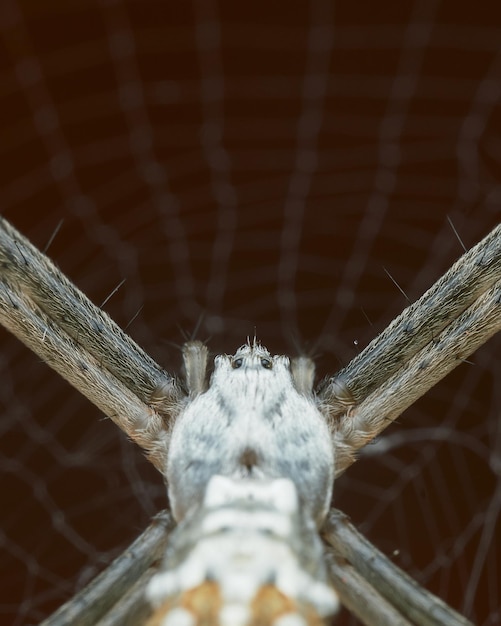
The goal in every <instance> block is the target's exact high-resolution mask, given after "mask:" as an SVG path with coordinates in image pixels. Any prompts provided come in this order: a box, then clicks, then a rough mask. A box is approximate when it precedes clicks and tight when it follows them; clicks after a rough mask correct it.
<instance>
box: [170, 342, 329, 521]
mask: <svg viewBox="0 0 501 626" xmlns="http://www.w3.org/2000/svg"><path fill="white" fill-rule="evenodd" d="M215 474H220V475H223V476H228V477H233V478H257V479H275V478H289V479H290V480H292V482H293V483H294V484H295V486H296V488H297V490H298V494H299V498H300V500H301V502H302V504H303V506H305V507H306V508H308V509H309V510H310V514H311V516H312V518H313V519H314V520H315V521H316V522H317V524H320V523H321V522H322V521H323V519H324V517H325V514H326V512H327V510H328V507H329V504H330V500H331V495H332V484H333V478H334V451H333V445H332V436H331V433H330V432H329V428H328V425H327V423H326V420H325V418H324V416H323V415H322V413H321V412H320V411H319V410H318V408H317V406H316V404H315V401H314V399H313V396H311V394H308V393H305V392H299V391H298V390H297V389H296V386H295V384H294V380H293V377H292V374H291V368H290V361H289V359H288V358H287V357H284V356H274V357H271V356H270V354H269V352H268V351H267V350H266V349H265V348H263V347H261V346H260V345H257V344H254V345H245V346H242V347H241V348H240V349H239V350H238V351H237V352H236V353H235V355H234V356H232V357H231V356H218V357H216V359H215V369H214V372H213V374H212V377H211V380H210V385H209V388H208V390H207V391H205V392H204V393H201V394H199V395H197V396H196V397H194V398H193V399H192V400H191V401H190V402H189V403H188V404H187V405H186V408H185V410H184V411H182V412H181V414H180V415H179V417H178V418H177V420H176V423H175V425H174V428H173V431H172V436H171V440H170V446H169V451H168V462H167V482H168V486H169V499H170V503H171V507H172V510H173V513H174V516H175V517H176V519H178V520H180V519H182V518H183V517H184V516H185V515H186V513H187V512H188V511H189V510H190V509H192V508H195V507H196V506H198V505H199V504H200V502H201V500H202V499H203V495H204V493H205V488H206V486H207V483H208V481H209V479H210V478H211V476H214V475H215Z"/></svg>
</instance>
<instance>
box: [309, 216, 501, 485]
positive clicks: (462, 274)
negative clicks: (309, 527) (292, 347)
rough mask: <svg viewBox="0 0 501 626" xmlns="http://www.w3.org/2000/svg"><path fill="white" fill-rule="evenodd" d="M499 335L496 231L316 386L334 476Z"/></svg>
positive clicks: (500, 271)
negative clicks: (330, 438) (327, 425)
mask: <svg viewBox="0 0 501 626" xmlns="http://www.w3.org/2000/svg"><path fill="white" fill-rule="evenodd" d="M430 320H431V321H430ZM500 329H501V226H498V227H497V228H495V229H494V230H493V231H492V232H491V233H490V234H489V235H487V237H485V239H483V240H482V241H481V242H480V243H478V244H477V245H476V246H474V247H473V248H472V249H471V250H469V251H468V252H467V253H466V254H464V255H463V256H462V257H461V258H460V259H459V260H458V261H457V262H456V263H455V264H454V265H453V266H452V267H451V269H450V270H449V271H448V272H446V274H444V276H442V278H440V279H439V280H438V281H437V282H436V283H435V284H434V285H433V286H432V287H431V288H430V289H429V290H428V291H427V292H426V293H425V294H424V295H423V296H422V297H421V298H420V299H419V300H418V301H417V302H415V303H413V304H411V305H410V306H409V307H407V308H406V309H405V310H404V311H403V312H402V313H401V315H399V316H398V317H397V318H396V319H395V320H394V321H393V322H392V323H391V324H390V325H389V326H388V327H387V328H386V330H384V331H383V332H382V333H381V334H380V335H379V336H378V337H376V338H375V339H374V340H373V341H372V342H371V343H370V344H369V345H368V346H367V347H366V348H365V349H364V350H363V351H362V352H361V353H360V354H359V355H358V356H357V357H355V358H354V359H353V360H352V361H351V363H350V364H349V365H348V366H347V367H345V368H344V369H343V370H341V371H340V372H339V373H338V374H337V375H335V376H333V377H331V378H328V379H327V380H326V381H324V383H323V384H322V385H321V386H320V390H319V391H318V399H319V402H320V403H321V406H322V407H323V410H324V412H325V413H326V414H327V417H328V418H330V419H331V420H332V421H333V422H334V424H333V431H334V432H335V435H334V437H335V448H336V476H339V474H341V473H342V472H343V471H344V470H345V469H346V468H347V467H349V466H350V465H351V464H352V463H353V462H354V460H355V456H356V453H357V451H358V450H359V449H360V448H362V447H363V446H365V445H366V444H367V443H369V442H370V441H371V440H372V439H373V438H374V437H376V436H377V435H378V434H379V433H380V432H381V431H382V430H383V429H384V428H386V427H387V426H388V425H389V424H390V423H391V422H392V421H393V420H395V419H396V418H397V417H398V416H399V415H400V414H401V413H402V412H403V411H404V410H405V409H406V408H407V407H408V406H410V405H411V404H412V403H413V402H415V400H417V398H419V397H420V396H421V395H423V394H424V393H425V392H426V391H427V390H428V389H430V388H431V387H433V385H435V384H436V383H437V382H438V381H439V380H440V379H441V378H443V377H444V376H445V375H446V374H447V373H449V372H450V371H451V370H452V369H454V367H456V366H457V365H459V364H460V363H461V362H462V361H464V359H466V358H467V357H468V356H469V355H470V354H471V353H472V352H474V351H475V350H476V349H477V348H479V347H480V346H481V345H482V344H483V343H484V342H485V341H487V340H488V339H489V338H490V337H491V336H492V335H494V333H496V332H497V331H498V330H500ZM374 363H377V364H378V366H377V367H374Z"/></svg>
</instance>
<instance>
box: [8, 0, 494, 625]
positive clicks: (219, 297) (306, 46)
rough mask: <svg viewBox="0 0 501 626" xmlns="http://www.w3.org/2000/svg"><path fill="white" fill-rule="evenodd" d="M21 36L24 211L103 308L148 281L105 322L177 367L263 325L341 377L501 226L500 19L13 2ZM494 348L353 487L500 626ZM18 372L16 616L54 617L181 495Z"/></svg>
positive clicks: (11, 472) (59, 389)
mask: <svg viewBox="0 0 501 626" xmlns="http://www.w3.org/2000/svg"><path fill="white" fill-rule="evenodd" d="M404 4H405V6H404ZM482 11H483V12H482ZM0 31H1V32H0V40H1V42H2V48H1V53H0V62H1V66H0V72H1V78H0V103H1V104H0V106H1V118H0V119H1V122H0V123H1V125H2V141H1V143H0V151H1V153H2V168H1V169H0V180H1V183H0V194H1V207H2V213H3V215H4V216H5V217H7V218H8V219H9V220H11V221H12V222H13V223H14V224H15V225H16V227H17V228H19V229H20V230H21V231H22V232H23V233H25V234H26V235H27V236H28V237H29V238H30V239H31V240H32V241H33V242H34V243H35V244H36V245H38V246H39V247H40V248H42V249H43V248H44V247H45V246H46V245H47V244H48V243H49V241H50V240H51V238H52V235H53V233H54V232H55V230H56V229H57V226H58V224H59V223H60V221H61V220H63V222H62V224H61V226H60V228H59V230H58V232H57V233H56V235H55V237H54V238H53V240H52V241H51V242H50V246H49V250H48V253H49V254H50V256H51V257H52V258H53V259H54V260H55V261H56V263H57V264H58V265H59V266H60V267H61V268H62V270H63V271H64V272H65V273H66V274H67V275H69V276H70V278H71V279H72V280H74V281H75V283H76V284H77V285H78V286H79V287H80V288H81V289H82V290H83V291H85V292H86V293H87V294H88V295H89V297H90V298H91V299H92V300H93V301H94V302H96V303H98V304H100V303H101V302H103V301H105V300H106V299H107V297H108V295H109V294H110V293H111V292H112V291H113V290H114V288H115V287H116V286H117V285H118V284H119V283H120V282H121V281H122V280H123V279H126V282H125V283H124V284H123V285H122V286H121V288H120V289H119V290H118V291H117V292H116V293H114V294H113V296H112V297H111V298H110V299H109V300H108V301H107V302H106V304H105V307H104V308H105V309H106V310H107V311H108V312H109V313H110V315H111V316H112V317H113V318H114V319H115V320H116V321H117V322H118V323H119V324H120V325H121V326H122V327H126V326H127V325H128V324H129V323H130V322H131V320H132V322H131V323H130V326H129V327H128V329H127V331H128V332H129V333H130V334H131V335H132V336H133V338H134V339H135V340H136V341H137V342H138V343H139V344H140V345H141V346H143V347H144V348H145V349H146V350H147V351H148V352H149V353H150V354H151V355H152V356H153V357H154V358H155V359H156V360H157V361H159V362H160V363H161V364H163V365H164V366H165V367H166V369H167V370H169V371H173V372H174V371H177V370H178V368H179V366H180V355H179V350H178V346H179V345H180V344H181V343H182V341H183V340H184V338H185V337H187V336H188V337H191V336H193V334H195V336H196V337H197V338H200V339H202V340H208V342H209V347H210V349H211V350H212V351H213V352H214V353H217V352H233V351H234V350H235V348H237V347H238V346H239V345H240V344H242V343H243V342H244V341H245V339H246V337H247V336H251V337H252V336H253V335H254V334H255V333H256V334H257V336H258V337H259V338H260V339H261V340H262V341H263V343H264V344H265V345H267V346H268V347H269V348H270V350H271V351H272V352H274V353H282V352H285V353H289V354H297V353H298V352H306V353H308V354H310V355H312V356H313V357H314V358H315V359H316V361H317V364H318V372H319V377H320V376H322V375H325V374H327V373H333V372H334V371H336V370H337V369H339V368H340V367H341V366H342V365H344V364H346V363H347V362H348V361H349V360H350V359H351V358H352V357H353V356H354V355H355V354H356V353H357V352H358V351H359V350H360V349H361V348H362V347H363V346H364V345H366V344H367V343H368V342H369V341H370V339H371V338H372V337H374V336H375V335H376V334H377V333H378V332H379V331H380V330H382V329H383V328H384V327H385V326H386V324H387V323H388V322H389V321H390V320H391V319H392V318H393V317H394V316H395V315H396V314H397V313H398V312H400V310H401V309H402V308H403V307H404V306H405V305H406V304H407V302H406V298H407V299H408V300H410V301H414V300H415V299H416V298H418V297H419V296H420V295H421V293H422V292H423V291H424V290H425V289H426V288H427V287H428V286H429V285H431V284H432V282H433V281H434V280H436V279H437V278H438V277H439V276H440V275H441V274H442V273H443V272H444V271H445V270H446V269H448V267H449V266H450V265H451V263H452V262H453V261H454V260H455V259H456V258H457V257H458V256H459V255H460V254H461V252H462V248H461V243H460V242H459V240H458V237H457V236H456V234H455V233H454V230H453V228H451V224H450V222H449V220H448V219H447V217H449V218H450V221H451V222H452V224H453V226H454V228H455V229H456V231H457V232H458V234H459V236H460V238H461V239H462V241H463V242H464V245H465V246H466V247H470V246H471V245H473V244H474V243H476V242H477V241H478V240H479V239H481V238H482V236H484V235H485V234H486V233H487V232H488V231H489V230H490V229H491V228H492V227H493V226H494V225H495V224H496V223H497V222H498V220H499V215H500V210H499V199H500V196H501V187H500V186H499V181H500V167H499V159H500V157H501V148H500V147H501V143H500V138H499V128H500V123H501V109H500V106H499V96H500V93H501V66H500V63H501V60H500V53H499V41H500V40H501V39H500V38H501V25H500V23H499V20H498V18H497V16H496V14H495V9H492V13H490V12H489V10H488V9H486V8H484V9H482V8H478V7H477V8H476V9H475V14H474V15H472V13H471V12H465V13H464V14H463V13H462V9H461V8H460V7H458V6H457V3H449V2H438V3H437V2H426V1H423V2H414V3H408V4H407V3H402V6H399V7H398V8H395V7H389V6H388V7H386V8H385V7H381V6H380V5H378V6H377V7H376V5H374V7H372V5H369V6H364V11H363V13H362V9H361V7H360V5H356V6H352V5H351V4H350V3H337V4H333V3H331V2H324V1H321V0H318V1H312V2H304V3H294V6H293V7H291V8H290V9H288V10H285V9H284V8H283V7H279V6H276V5H273V4H272V3H267V4H263V5H261V4H260V3H258V4H255V3H254V4H253V5H252V7H246V8H245V11H244V10H243V8H242V7H240V6H239V4H238V3H231V2H220V3H216V2H212V1H203V0H199V1H195V2H193V3H163V2H153V1H151V0H146V1H143V2H132V1H131V2H121V1H117V2H112V1H104V0H103V1H102V2H86V1H77V2H72V3H69V4H66V3H58V2H55V1H54V2H44V3H30V2H27V1H22V2H16V1H15V0H6V1H5V2H2V4H1V7H0ZM385 270H387V271H388V272H389V274H390V275H391V277H392V278H393V279H394V280H395V281H396V282H397V283H398V285H399V287H400V288H401V289H402V290H403V291H404V292H405V297H404V296H403V295H402V293H401V292H400V291H399V289H397V287H396V286H395V285H394V284H393V282H392V280H390V278H389V277H388V275H387V273H386V272H385ZM138 312H139V313H138ZM499 347H500V344H499V338H494V339H493V340H492V341H491V342H490V343H489V344H487V345H486V346H484V347H483V348H482V349H481V350H479V351H478V352H477V353H476V354H475V355H474V356H473V357H472V358H471V363H470V362H467V363H464V364H463V365H461V366H460V367H459V368H458V369H456V370H455V371H454V372H453V373H452V374H451V375H449V376H448V377H447V378H446V379H445V380H444V381H442V382H441V383H440V384H439V385H437V387H435V389H433V390H432V391H431V392H430V393H429V394H427V395H426V396H425V397H424V398H423V399H421V400H420V401H419V402H418V403H417V404H416V405H414V407H413V408H412V409H410V410H409V411H407V412H406V413H405V414H404V415H403V416H402V417H401V418H400V420H399V421H398V423H397V424H395V425H394V426H392V427H391V428H390V429H388V431H386V433H385V434H384V435H383V436H382V437H381V438H380V439H379V441H378V442H376V444H374V445H372V446H369V447H368V449H366V450H365V451H364V453H363V454H362V458H361V460H360V461H358V462H357V463H356V464H355V465H354V466H353V467H352V468H350V470H349V471H348V472H347V473H346V474H345V475H343V476H342V477H341V478H340V479H339V481H338V482H337V484H336V486H335V502H336V505H337V506H338V507H339V508H341V509H342V510H343V511H345V512H346V513H348V514H349V515H350V516H351V517H352V519H353V521H354V522H355V523H356V524H357V525H358V527H359V529H360V530H361V531H363V532H364V534H365V535H366V536H367V537H369V538H370V539H371V541H372V542H374V543H375V544H376V545H377V546H378V547H380V548H381V549H383V550H384V551H385V552H386V553H387V554H389V555H392V556H393V558H394V560H395V562H396V563H397V564H399V565H400V566H401V567H403V568H404V569H406V570H407V571H409V573H411V574H412V575H413V576H415V577H416V578H417V580H419V582H420V583H422V584H424V585H426V586H427V587H428V588H430V589H431V590H432V591H434V592H435V593H436V594H437V595H439V596H440V597H442V598H443V599H445V600H446V601H447V602H449V603H450V604H451V605H452V606H454V607H455V608H457V609H459V610H460V611H462V612H464V613H465V614H467V615H468V617H469V618H470V619H472V620H473V621H474V622H475V623H478V624H484V625H487V624H496V623H498V622H499V621H500V619H501V612H500V602H501V601H500V594H499V588H500V586H501V582H500V573H499V568H500V566H501V560H500V558H499V556H498V555H499V553H500V552H501V550H500V547H499V529H500V521H499V520H500V508H501V431H500V429H499V412H500V409H501V397H500V396H501V391H500V390H499V386H497V385H496V384H495V377H496V376H499V358H498V355H499ZM0 366H1V384H0V394H1V403H2V418H1V420H0V429H1V440H0V472H1V477H0V481H1V482H0V493H1V494H2V515H1V531H0V532H1V534H0V546H1V549H2V570H1V571H2V586H1V588H2V591H1V592H0V614H1V615H2V616H3V617H2V621H3V620H5V621H6V623H14V624H18V625H19V624H34V623H37V622H39V621H40V620H41V619H43V617H45V616H46V615H48V614H49V613H50V612H51V611H53V610H54V609H55V608H56V607H57V606H58V605H59V604H61V603H62V602H63V601H65V600H67V599H68V598H70V597H71V596H72V595H73V594H74V593H75V591H76V590H78V589H80V588H81V587H82V586H83V585H84V584H85V583H86V582H88V581H89V580H90V579H91V578H92V577H93V576H94V575H95V574H96V573H97V572H99V571H100V570H101V569H102V568H103V567H105V565H106V564H107V563H108V562H109V561H110V560H111V559H112V558H113V557H114V556H116V555H117V554H119V553H120V551H121V550H122V549H123V547H124V546H125V545H127V544H128V543H129V542H130V541H131V540H132V539H133V538H134V537H135V536H136V535H137V534H138V533H139V531H140V530H141V529H143V528H144V527H145V526H146V524H147V522H148V520H149V519H150V517H151V515H153V514H154V513H155V512H157V511H158V510H160V509H161V508H163V507H164V506H165V503H166V500H165V488H164V485H163V484H162V482H161V480H160V477H159V476H158V474H157V472H156V471H155V470H153V468H151V467H150V466H149V464H148V463H147V462H146V461H145V460H144V459H143V457H142V455H141V453H140V451H139V450H138V449H136V448H135V447H134V446H133V445H132V444H130V443H129V442H128V441H126V440H125V438H124V437H123V436H122V435H121V434H120V433H119V432H118V430H117V429H116V427H115V426H113V424H112V423H111V422H109V421H107V420H103V419H101V415H100V414H99V412H98V411H97V409H95V408H94V407H92V406H91V405H90V404H89V403H88V402H87V401H86V400H85V399H84V398H82V397H81V396H79V394H78V393H77V392H75V391H74V390H73V389H71V388H69V386H68V385H67V384H66V383H64V382H63V381H62V380H60V379H59V378H58V376H57V375H56V374H55V373H54V372H52V371H50V369H49V368H48V367H47V366H46V365H44V364H43V363H40V362H39V360H38V359H37V358H36V357H35V356H33V355H32V354H31V353H29V351H28V350H27V349H26V348H24V347H23V346H22V345H21V344H20V343H19V342H17V341H16V340H15V339H13V338H12V337H10V336H9V335H8V334H7V333H6V332H3V331H2V334H1V350H0ZM345 619H351V618H345ZM341 622H342V623H350V622H348V621H343V618H341ZM351 623H355V620H354V619H352V622H351Z"/></svg>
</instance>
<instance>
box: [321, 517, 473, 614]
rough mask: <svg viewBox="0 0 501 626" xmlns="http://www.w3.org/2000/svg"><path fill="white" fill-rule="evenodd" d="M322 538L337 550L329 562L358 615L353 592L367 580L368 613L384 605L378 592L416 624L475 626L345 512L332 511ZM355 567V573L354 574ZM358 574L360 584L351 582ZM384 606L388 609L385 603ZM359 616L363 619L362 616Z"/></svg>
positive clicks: (348, 603)
mask: <svg viewBox="0 0 501 626" xmlns="http://www.w3.org/2000/svg"><path fill="white" fill-rule="evenodd" d="M322 536H323V538H324V540H325V541H326V542H327V543H328V545H330V546H331V547H332V549H333V554H332V555H331V558H330V559H329V560H328V563H329V566H330V568H331V575H332V577H333V578H332V579H333V582H334V584H335V586H336V589H337V591H338V594H339V596H340V598H341V601H342V602H343V604H345V605H346V606H347V607H349V608H350V609H351V610H352V611H353V612H354V613H357V604H358V603H357V602H355V603H353V597H352V592H353V587H354V586H355V587H356V588H357V589H360V588H359V584H360V578H361V579H362V580H363V581H364V588H365V587H366V586H368V587H369V588H371V587H372V590H373V591H372V592H371V593H370V594H365V593H364V594H362V595H363V597H367V598H370V602H368V603H367V604H369V606H368V607H367V606H366V607H364V611H367V612H369V611H370V612H372V611H374V610H376V611H379V604H380V602H379V600H378V599H377V596H374V593H376V594H379V595H380V597H381V598H384V599H385V602H386V603H389V604H390V605H391V606H393V607H394V610H397V611H398V612H399V614H400V615H401V616H403V617H404V618H406V620H410V621H411V623H413V624H414V623H415V624H421V625H422V626H443V625H444V624H450V625H451V626H452V625H454V626H473V624H472V623H471V622H470V621H468V620H467V619H466V618H464V617H463V616H462V615H460V614H459V613H457V612H456V611H454V610H453V609H452V608H451V607H449V606H448V605H447V604H446V603H445V602H443V601H442V600H440V599H439V598H437V597H436V596H435V595H433V594H432V593H430V592H429V591H427V590H426V589H424V588H423V587H421V586H420V585H418V583H417V582H416V581H415V580H413V579H412V578H411V577H410V576H408V575H407V574H406V573H405V572H404V571H402V570H401V569H400V568H399V567H397V566H396V565H395V564H394V563H392V562H391V561H390V560H389V559H388V558H386V556H384V554H382V553H381V552H380V551H379V550H378V549H377V548H376V547H375V546H374V545H373V544H372V543H371V542H370V541H368V540H367V539H365V537H364V536H363V535H361V534H360V533H359V532H358V531H357V530H356V529H355V527H354V526H353V524H352V523H351V522H350V520H349V518H348V516H347V515H345V514H344V513H342V512H341V511H338V510H336V509H332V510H331V511H330V512H329V515H328V516H327V519H326V521H325V524H324V527H323V529H322ZM342 560H346V562H347V563H349V567H347V566H345V565H342V564H341V561H342ZM351 568H353V570H354V573H353V574H352V573H351ZM355 574H357V575H358V577H359V578H358V579H357V582H356V583H355V582H349V580H350V579H349V576H351V575H353V576H354V575H355ZM353 580H354V581H355V579H353ZM363 603H365V600H364V601H363ZM372 604H374V607H372ZM381 606H384V605H383V603H381ZM357 615H358V613H357ZM359 617H360V618H361V619H363V618H362V615H359ZM366 623H370V624H378V623H384V624H390V623H392V622H390V621H387V618H385V619H383V620H381V619H380V621H377V620H376V619H374V617H372V621H370V620H369V622H366ZM399 623H408V622H406V621H405V622H399Z"/></svg>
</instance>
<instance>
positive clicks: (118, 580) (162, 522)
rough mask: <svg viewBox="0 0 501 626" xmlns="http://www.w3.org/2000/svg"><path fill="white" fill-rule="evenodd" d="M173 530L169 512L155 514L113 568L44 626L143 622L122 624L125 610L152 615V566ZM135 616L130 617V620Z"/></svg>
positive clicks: (109, 568) (68, 603)
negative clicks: (147, 594) (147, 592)
mask: <svg viewBox="0 0 501 626" xmlns="http://www.w3.org/2000/svg"><path fill="white" fill-rule="evenodd" d="M173 528H174V520H173V518H172V516H171V515H170V513H168V512H167V511H163V512H162V513H159V514H158V515H155V517H154V518H153V520H152V521H151V524H150V525H149V526H148V528H147V529H146V530H145V531H144V532H143V533H142V534H141V535H140V536H139V537H138V538H137V539H136V540H135V541H134V542H133V543H132V544H131V545H130V546H129V547H128V548H126V549H125V550H124V551H123V552H122V554H121V555H120V556H118V557H117V558H116V559H115V560H114V561H113V563H111V565H110V566H109V567H108V568H107V569H106V570H104V571H103V572H102V573H101V574H99V576H97V577H96V578H95V579H94V580H93V581H91V582H90V583H89V584H88V585H87V586H86V587H85V588H84V589H82V591H80V592H79V593H77V594H76V595H75V596H73V598H72V599H71V600H69V601H68V602H67V603H66V604H63V606H61V607H60V608H59V609H58V610H57V611H56V612H55V613H53V614H52V615H51V616H50V617H48V618H47V619H46V620H44V621H43V622H42V624H41V626H67V625H68V624H78V626H97V624H99V625H100V626H105V624H106V625H107V626H112V624H117V625H118V624H125V623H131V624H132V623H141V622H139V621H136V622H134V620H132V621H130V622H125V621H123V620H122V621H120V616H122V617H123V614H124V610H125V608H126V607H128V606H130V607H133V610H134V612H135V613H134V615H136V616H138V617H139V615H143V614H145V613H146V616H147V615H148V614H149V613H151V609H150V607H149V604H148V603H147V601H146V597H145V593H144V589H145V587H146V585H147V583H148V582H149V580H150V578H151V577H152V575H153V574H154V569H153V566H154V565H155V563H156V561H158V560H159V559H161V558H162V557H163V555H164V553H165V549H166V546H167V541H168V537H169V533H170V532H171V531H172V529H173ZM132 617H133V615H130V614H127V619H132Z"/></svg>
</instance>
